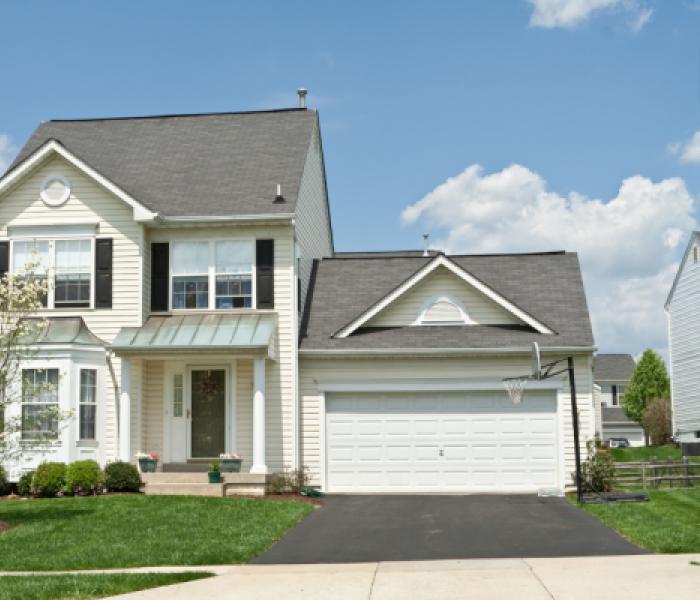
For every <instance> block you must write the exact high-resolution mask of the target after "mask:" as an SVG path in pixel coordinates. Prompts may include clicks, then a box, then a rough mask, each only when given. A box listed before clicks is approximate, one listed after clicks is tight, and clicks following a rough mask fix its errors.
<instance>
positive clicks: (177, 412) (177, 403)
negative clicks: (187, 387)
mask: <svg viewBox="0 0 700 600" xmlns="http://www.w3.org/2000/svg"><path fill="white" fill-rule="evenodd" d="M182 409H183V385H182V374H180V373H178V374H176V375H175V377H174V379H173V417H181V416H182V412H183V411H182Z"/></svg>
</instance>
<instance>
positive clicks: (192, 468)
mask: <svg viewBox="0 0 700 600" xmlns="http://www.w3.org/2000/svg"><path fill="white" fill-rule="evenodd" d="M210 462H215V461H213V460H210V461H208V462H188V463H163V473H206V472H207V471H208V470H209V463H210Z"/></svg>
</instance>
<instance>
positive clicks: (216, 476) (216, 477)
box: [208, 471, 221, 483]
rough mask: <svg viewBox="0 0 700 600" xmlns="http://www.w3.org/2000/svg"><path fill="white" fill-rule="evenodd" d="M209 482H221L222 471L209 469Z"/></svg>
mask: <svg viewBox="0 0 700 600" xmlns="http://www.w3.org/2000/svg"><path fill="white" fill-rule="evenodd" d="M208 475H209V483H221V473H220V472H219V471H209V473H208Z"/></svg>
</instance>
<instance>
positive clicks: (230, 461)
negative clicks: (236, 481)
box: [221, 458, 243, 473]
mask: <svg viewBox="0 0 700 600" xmlns="http://www.w3.org/2000/svg"><path fill="white" fill-rule="evenodd" d="M242 462H243V460H242V459H240V458H222V459H221V471H222V472H223V473H240V472H241V463H242Z"/></svg>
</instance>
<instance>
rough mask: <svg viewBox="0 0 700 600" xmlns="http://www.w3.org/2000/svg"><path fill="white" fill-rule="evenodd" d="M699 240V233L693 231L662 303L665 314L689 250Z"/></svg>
mask: <svg viewBox="0 0 700 600" xmlns="http://www.w3.org/2000/svg"><path fill="white" fill-rule="evenodd" d="M699 238H700V232H697V231H693V233H691V234H690V239H689V240H688V245H687V246H686V247H685V252H684V253H683V258H682V259H681V262H680V264H679V265H678V270H677V271H676V276H675V277H674V278H673V283H672V284H671V289H670V290H669V292H668V296H667V297H666V302H665V303H664V309H665V310H666V312H668V307H669V305H670V304H671V299H672V298H673V293H674V292H675V291H676V286H677V285H678V280H679V279H680V277H681V273H682V272H683V268H684V267H685V263H686V261H687V260H688V255H689V254H690V249H691V248H692V247H693V244H694V243H695V242H696V241H698V239H699Z"/></svg>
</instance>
